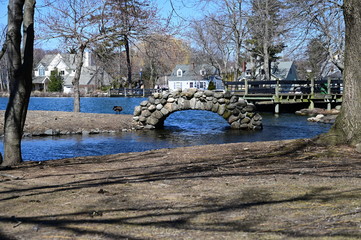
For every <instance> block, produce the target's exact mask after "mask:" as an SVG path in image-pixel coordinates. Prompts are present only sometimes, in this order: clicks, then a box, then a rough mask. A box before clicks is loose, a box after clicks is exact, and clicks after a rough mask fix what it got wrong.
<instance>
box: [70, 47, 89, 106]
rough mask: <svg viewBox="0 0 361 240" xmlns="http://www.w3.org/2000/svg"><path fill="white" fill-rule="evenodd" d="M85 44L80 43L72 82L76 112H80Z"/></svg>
mask: <svg viewBox="0 0 361 240" xmlns="http://www.w3.org/2000/svg"><path fill="white" fill-rule="evenodd" d="M85 47H86V46H85V45H83V44H82V45H80V47H79V49H78V52H77V53H76V56H75V65H76V69H75V76H74V78H73V81H72V84H73V89H74V105H73V106H74V112H80V89H79V80H80V75H81V70H82V68H83V57H84V51H85Z"/></svg>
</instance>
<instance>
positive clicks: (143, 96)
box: [143, 88, 145, 97]
mask: <svg viewBox="0 0 361 240" xmlns="http://www.w3.org/2000/svg"><path fill="white" fill-rule="evenodd" d="M143 97H145V88H143Z"/></svg>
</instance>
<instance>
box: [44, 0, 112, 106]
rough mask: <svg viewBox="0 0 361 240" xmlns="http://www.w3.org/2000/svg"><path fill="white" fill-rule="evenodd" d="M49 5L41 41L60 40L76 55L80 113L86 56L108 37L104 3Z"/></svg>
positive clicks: (87, 0)
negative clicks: (81, 79)
mask: <svg viewBox="0 0 361 240" xmlns="http://www.w3.org/2000/svg"><path fill="white" fill-rule="evenodd" d="M44 3H45V4H46V5H47V6H48V8H49V9H48V10H47V11H46V13H45V14H44V15H43V16H41V17H40V19H39V22H40V24H41V30H42V34H41V36H40V37H41V38H46V39H53V38H58V39H61V40H62V41H63V43H64V44H65V45H66V46H67V47H68V48H71V49H72V50H73V51H74V53H75V59H74V61H75V65H76V69H75V76H74V78H73V81H72V84H73V88H74V112H80V89H79V79H80V74H81V70H82V67H83V58H84V53H85V50H86V49H87V48H90V47H91V46H92V45H93V44H94V43H98V42H101V41H103V40H104V39H105V38H106V37H108V36H109V35H108V34H109V33H107V32H106V25H107V24H108V21H107V20H106V18H105V17H104V8H105V5H104V2H102V1H99V0H83V1H77V0H64V1H50V0H44Z"/></svg>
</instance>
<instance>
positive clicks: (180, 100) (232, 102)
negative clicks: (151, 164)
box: [133, 88, 262, 130]
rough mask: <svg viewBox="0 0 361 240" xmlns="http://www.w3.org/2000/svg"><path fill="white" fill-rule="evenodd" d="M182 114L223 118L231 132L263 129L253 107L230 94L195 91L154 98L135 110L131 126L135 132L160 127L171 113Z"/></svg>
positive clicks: (160, 94)
mask: <svg viewBox="0 0 361 240" xmlns="http://www.w3.org/2000/svg"><path fill="white" fill-rule="evenodd" d="M181 110H207V111H212V112H214V113H217V114H218V115H220V116H222V117H223V118H224V119H225V120H226V121H227V122H228V123H229V124H230V126H231V128H234V129H242V130H259V129H262V117H261V116H260V115H259V114H258V113H257V112H256V107H255V106H254V105H253V104H251V103H248V102H247V101H246V100H244V99H242V98H240V97H238V96H233V95H232V94H230V93H229V92H225V93H222V92H213V91H209V90H206V91H202V90H198V89H194V88H192V89H185V90H183V91H181V90H177V91H172V92H163V93H157V94H153V96H150V97H149V98H148V100H146V101H143V102H142V103H141V104H140V106H138V107H136V108H135V110H134V117H133V125H134V126H135V128H137V129H155V128H158V127H162V126H163V124H164V121H165V119H166V118H167V117H168V116H169V115H170V114H171V113H173V112H176V111H181ZM205 121H206V119H205Z"/></svg>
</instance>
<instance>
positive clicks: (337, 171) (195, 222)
mask: <svg viewBox="0 0 361 240" xmlns="http://www.w3.org/2000/svg"><path fill="white" fill-rule="evenodd" d="M360 165H361V164H360V157H359V154H358V153H356V152H355V151H354V149H352V148H349V147H346V146H344V147H337V148H332V149H329V148H325V147H320V146H316V145H314V144H313V143H312V141H310V140H297V141H278V142H259V143H236V144H224V145H208V146H198V147H188V148H177V149H161V150H154V151H147V152H143V153H126V154H118V155H109V156H100V157H82V158H75V159H64V160H56V161H47V162H44V163H41V164H38V163H25V164H24V165H22V166H19V167H17V168H14V169H9V170H2V171H0V174H1V177H0V181H1V185H0V193H1V194H0V209H1V213H0V222H1V225H0V239H315V238H317V239H359V238H361V187H360V186H361V179H360V177H361V171H360V169H361V166H360Z"/></svg>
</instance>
